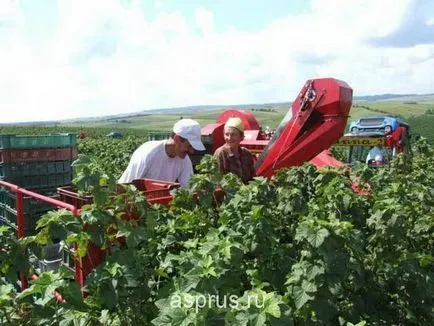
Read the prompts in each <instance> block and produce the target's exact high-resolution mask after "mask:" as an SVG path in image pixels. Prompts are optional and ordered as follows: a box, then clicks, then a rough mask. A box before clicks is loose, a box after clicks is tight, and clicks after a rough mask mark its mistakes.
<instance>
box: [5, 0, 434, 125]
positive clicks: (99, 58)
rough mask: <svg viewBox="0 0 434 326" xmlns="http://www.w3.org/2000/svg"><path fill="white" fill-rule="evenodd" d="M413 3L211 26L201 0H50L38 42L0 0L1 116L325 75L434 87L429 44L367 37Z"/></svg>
mask: <svg viewBox="0 0 434 326" xmlns="http://www.w3.org/2000/svg"><path fill="white" fill-rule="evenodd" d="M420 1H421V0H414V1H411V0H403V1H392V0H384V1H376V0H354V1H339V0H333V1H326V2H324V1H321V0H313V1H312V10H311V11H310V12H309V13H308V14H307V13H304V14H300V15H298V16H290V17H282V18H280V19H278V20H276V21H274V22H270V24H268V25H267V26H266V27H265V28H263V29H262V30H261V31H260V32H249V31H242V30H236V29H234V28H227V29H223V31H221V30H222V29H219V30H217V29H216V23H215V17H214V15H213V13H212V12H211V11H209V10H207V9H206V8H197V9H196V10H195V11H194V12H192V13H191V14H192V15H191V16H192V17H193V19H191V18H189V17H185V16H183V15H182V14H181V13H180V12H177V11H172V12H169V11H167V10H165V7H164V5H163V2H162V1H156V2H155V6H156V7H157V6H158V8H159V10H158V12H157V15H156V16H155V18H154V19H152V20H146V19H145V17H144V15H143V13H142V12H141V11H140V6H141V5H140V1H131V2H126V1H115V0H94V1H85V0H75V1H66V0H59V1H58V3H57V6H58V18H57V21H58V22H59V25H58V26H57V27H58V28H57V31H56V33H55V36H54V38H53V39H50V40H49V41H47V42H44V44H48V46H47V47H46V48H37V49H36V48H34V45H31V44H32V43H30V42H29V41H28V39H26V37H25V35H24V33H23V25H24V24H25V23H26V22H25V21H24V18H23V17H24V16H23V14H22V8H20V7H19V2H14V1H11V2H9V1H8V2H7V3H8V4H7V5H5V4H4V2H2V1H1V0H0V46H1V48H2V51H0V107H1V108H2V111H3V110H7V112H8V114H7V115H3V114H2V116H3V121H2V122H7V121H28V120H48V119H61V118H71V117H81V116H99V115H107V114H116V113H126V112H134V111H138V110H141V109H150V108H158V107H170V106H184V105H194V104H237V103H259V102H272V101H291V100H293V99H294V97H295V96H296V94H297V92H298V91H299V90H300V88H301V87H302V85H303V84H304V82H305V80H307V79H309V78H314V77H328V76H331V77H336V78H340V79H343V80H345V81H346V82H348V83H349V84H350V86H352V87H353V89H354V93H355V95H363V94H373V93H375V94H378V93H383V92H401V93H405V92H419V93H423V92H434V89H433V87H434V83H433V82H432V77H431V74H432V67H434V42H432V43H431V44H426V42H425V43H424V44H419V45H417V44H416V45H414V46H407V47H395V46H383V47H381V48H378V47H376V46H375V45H373V43H372V40H376V39H382V38H387V37H388V36H389V35H392V34H393V33H396V31H400V29H402V26H407V25H406V24H408V20H409V18H408V15H409V13H408V11H410V12H412V13H413V11H411V10H412V8H415V6H416V5H417V4H418V3H420ZM10 3H12V4H10ZM417 15H419V16H420V17H419V16H418V17H419V18H421V21H428V20H429V17H422V16H421V15H423V12H421V11H417ZM414 19H416V18H414V17H413V18H412V21H414ZM1 22H8V23H7V24H6V23H4V24H3V25H1ZM407 36H408V37H410V36H412V35H407ZM424 40H426V38H425V39H424ZM3 49H6V50H3ZM35 50H37V51H35ZM35 53H39V54H40V55H35Z"/></svg>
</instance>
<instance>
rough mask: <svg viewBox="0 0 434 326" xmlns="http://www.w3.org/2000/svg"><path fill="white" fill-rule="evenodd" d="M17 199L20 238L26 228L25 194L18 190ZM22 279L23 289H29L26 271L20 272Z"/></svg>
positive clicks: (23, 235)
mask: <svg viewBox="0 0 434 326" xmlns="http://www.w3.org/2000/svg"><path fill="white" fill-rule="evenodd" d="M16 195H17V199H16V207H17V229H18V230H17V236H18V239H21V238H24V237H25V236H26V235H25V230H24V212H23V194H22V193H20V192H18V191H17V192H16ZM20 280H21V290H24V289H27V287H28V285H29V284H28V282H27V277H26V276H25V275H24V273H20Z"/></svg>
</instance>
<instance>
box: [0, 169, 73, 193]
mask: <svg viewBox="0 0 434 326" xmlns="http://www.w3.org/2000/svg"><path fill="white" fill-rule="evenodd" d="M0 179H2V180H4V181H6V182H9V183H12V184H15V185H18V186H20V187H22V188H26V189H29V190H36V189H44V188H56V187H61V186H67V185H70V184H71V183H72V172H66V173H56V174H48V175H33V176H25V177H22V176H21V177H10V178H5V177H3V178H0ZM38 192H39V191H38Z"/></svg>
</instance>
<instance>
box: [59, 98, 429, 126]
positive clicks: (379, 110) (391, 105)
mask: <svg viewBox="0 0 434 326" xmlns="http://www.w3.org/2000/svg"><path fill="white" fill-rule="evenodd" d="M263 107H264V108H255V109H253V111H252V110H247V111H250V112H253V114H254V115H255V116H256V118H257V119H258V121H259V123H260V125H261V126H264V127H265V126H270V127H271V128H276V127H277V126H278V125H279V123H280V121H281V120H282V118H283V116H284V115H285V113H286V112H287V110H288V109H289V107H288V106H278V105H276V106H272V107H270V106H269V105H266V104H264V106H263ZM235 108H236V107H235ZM269 109H271V110H270V111H268V110H269ZM430 109H431V110H434V100H433V99H431V100H422V101H417V102H415V101H387V102H384V101H370V102H368V101H356V102H354V104H353V107H352V108H351V111H350V118H349V120H352V119H357V118H360V117H363V116H369V115H385V114H388V115H394V116H400V117H402V118H404V119H406V118H410V117H417V116H420V115H422V114H424V113H425V112H426V111H427V110H430ZM224 110H225V109H220V110H219V109H216V110H213V111H203V112H199V113H198V112H194V113H191V114H189V113H188V112H180V113H172V114H155V115H154V114H153V115H148V116H134V117H130V118H122V119H116V120H113V119H110V120H100V121H92V122H80V123H72V124H71V123H70V124H66V125H67V126H74V127H83V128H89V127H100V128H110V129H123V128H133V129H170V128H171V126H172V125H173V124H174V123H175V122H176V121H177V120H178V119H179V118H180V117H181V116H182V117H184V118H192V119H195V120H197V121H198V122H199V123H200V124H201V125H206V124H208V123H214V122H215V121H216V119H217V117H218V116H219V114H221V113H222V112H223V111H224Z"/></svg>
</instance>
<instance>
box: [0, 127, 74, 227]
mask: <svg viewBox="0 0 434 326" xmlns="http://www.w3.org/2000/svg"><path fill="white" fill-rule="evenodd" d="M76 158H77V141H76V135H75V134H71V133H63V134H50V135H32V136H19V135H0V180H3V181H6V182H9V183H12V184H15V185H17V186H19V187H21V188H25V189H28V190H31V191H34V192H37V193H39V194H42V195H45V196H48V197H53V198H57V195H56V189H57V188H58V187H62V186H67V185H70V184H71V181H72V167H71V163H72V161H73V160H75V159H76ZM53 208H54V207H53V206H51V205H49V204H46V203H44V202H41V201H38V200H36V199H33V198H31V197H24V200H23V213H24V221H25V222H24V230H25V234H26V235H32V234H34V233H35V226H36V222H37V220H38V219H39V217H40V216H41V215H43V214H44V213H45V212H47V211H48V210H50V209H53ZM16 219H17V210H16V194H15V193H13V192H11V191H10V190H9V189H7V188H5V187H0V223H2V224H7V225H11V226H13V227H14V228H16Z"/></svg>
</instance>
